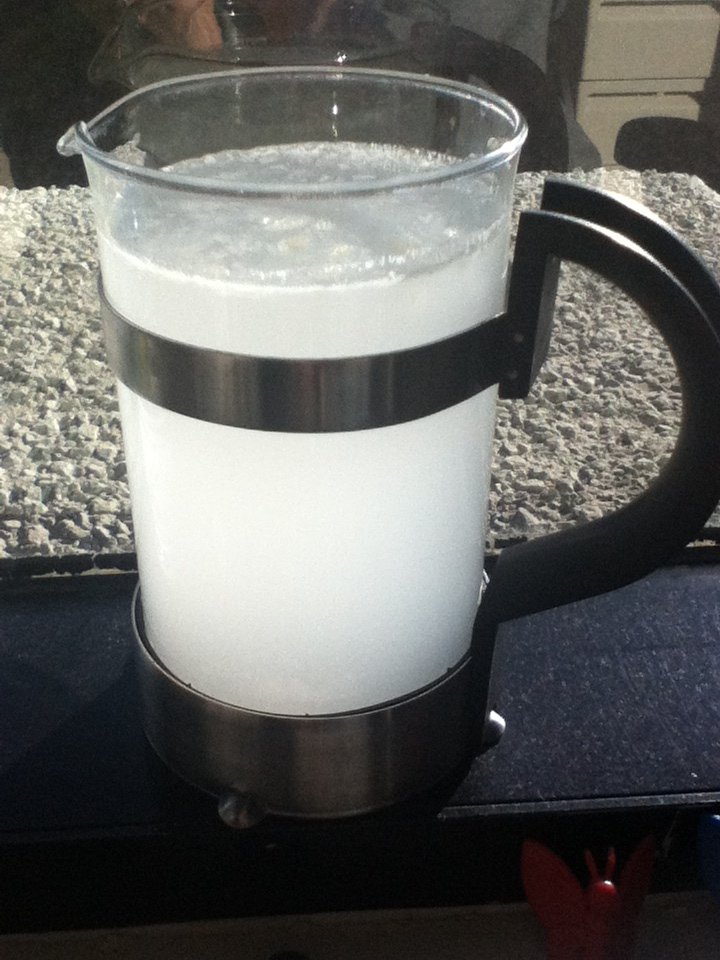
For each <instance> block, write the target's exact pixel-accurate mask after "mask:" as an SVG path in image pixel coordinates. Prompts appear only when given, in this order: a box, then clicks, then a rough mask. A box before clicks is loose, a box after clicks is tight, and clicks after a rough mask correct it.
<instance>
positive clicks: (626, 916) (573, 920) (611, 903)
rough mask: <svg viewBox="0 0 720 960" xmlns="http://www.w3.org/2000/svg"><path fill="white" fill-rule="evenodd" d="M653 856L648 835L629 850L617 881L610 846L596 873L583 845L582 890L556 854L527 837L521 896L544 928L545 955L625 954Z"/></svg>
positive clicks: (622, 958) (570, 958)
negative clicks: (585, 871) (584, 869)
mask: <svg viewBox="0 0 720 960" xmlns="http://www.w3.org/2000/svg"><path fill="white" fill-rule="evenodd" d="M654 859H655V841H654V840H653V838H652V837H647V838H646V839H645V840H643V841H642V842H641V843H640V844H639V845H638V846H637V847H636V849H635V850H634V851H633V853H632V855H631V857H630V859H629V860H628V861H627V863H626V864H625V866H624V868H623V870H622V872H621V874H620V879H619V882H618V884H617V886H616V885H615V883H613V874H614V873H615V865H616V859H615V851H614V850H613V849H610V851H609V853H608V858H607V863H606V865H605V871H604V873H603V874H602V875H601V874H600V872H599V870H598V868H597V866H596V864H595V860H594V859H593V857H592V854H591V853H590V852H589V851H587V850H586V851H585V862H586V863H587V866H588V871H589V873H590V883H589V885H588V887H587V889H585V890H583V888H582V886H581V885H580V882H579V881H578V879H577V878H576V877H575V875H574V874H573V873H572V872H571V871H570V869H569V868H568V867H567V866H566V864H565V863H563V861H562V860H561V859H560V858H559V857H558V856H556V855H555V854H554V853H553V852H552V851H551V850H548V848H547V847H545V846H543V844H541V843H537V842H535V841H534V840H526V841H525V843H524V844H523V850H522V879H523V885H524V887H525V896H526V897H527V900H528V903H529V904H530V906H531V907H532V909H533V910H534V911H535V914H536V916H537V918H538V919H539V921H540V923H541V924H542V925H543V927H544V928H545V933H546V937H547V940H546V950H547V956H548V960H628V958H629V957H630V956H631V954H632V950H633V947H634V943H635V927H636V920H637V917H638V915H639V913H640V910H641V909H642V904H643V900H644V899H645V894H646V893H647V891H648V888H649V886H650V878H651V875H652V868H653V861H654Z"/></svg>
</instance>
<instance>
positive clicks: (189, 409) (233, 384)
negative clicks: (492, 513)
mask: <svg viewBox="0 0 720 960" xmlns="http://www.w3.org/2000/svg"><path fill="white" fill-rule="evenodd" d="M99 289H100V304H101V314H102V319H103V326H104V330H105V340H106V346H107V352H108V358H109V361H110V365H111V367H112V369H113V370H114V372H115V374H116V376H117V377H118V379H119V380H121V381H122V382H123V383H124V384H125V385H126V386H127V387H129V388H130V389H131V390H133V391H134V392H135V393H138V394H140V396H142V397H144V398H145V399H147V400H150V401H152V402H153V403H156V404H158V405H159V406H161V407H165V408H167V409H168V410H173V411H175V412H176V413H181V414H184V415H185V416H188V417H194V418H195V419H197V420H205V421H209V422H211V423H220V424H225V425H226V426H233V427H245V428H246V429H250V430H269V431H278V432H284V433H328V432H336V431H345V430H367V429H370V428H374V427H385V426H390V425H391V424H395V423H404V422H406V421H408V420H417V419H419V418H420V417H426V416H429V415H430V414H432V413H436V412H437V411H438V410H444V409H445V408H446V407H451V406H454V405H455V404H457V403H460V402H461V401H463V400H467V399H468V398H469V397H471V396H474V395H475V394H476V393H480V392H481V391H482V390H485V389H486V388H487V387H489V386H491V385H493V384H495V383H498V382H499V381H500V380H502V379H504V378H507V377H508V376H512V371H510V372H509V370H508V356H509V344H508V340H509V332H508V324H507V317H506V315H505V314H500V315H499V316H496V317H493V318H491V319H490V320H485V321H483V322H482V323H480V324H478V325H477V326H475V327H472V328H471V329H470V330H467V331H465V332H463V333H459V334H456V335H455V336H452V337H448V338H446V339H444V340H439V341H436V342H435V343H430V344H424V345H422V346H420V347H414V348H412V349H409V350H398V351H394V352H392V353H382V354H374V355H369V356H362V357H342V358H338V359H308V360H304V359H283V358H277V357H255V356H247V355H242V354H233V353H225V352H223V351H221V350H211V349H208V348H205V347H196V346H190V345H188V344H184V343H180V342H178V341H175V340H170V339H168V338H166V337H162V336H159V335H158V334H155V333H149V332H147V331H146V330H143V329H142V328H140V327H138V326H137V325H136V324H134V323H132V322H131V321H130V320H128V319H127V318H126V317H123V316H122V315H121V314H119V313H118V312H117V311H116V310H115V309H114V308H113V307H112V306H111V304H110V303H109V301H108V300H107V298H106V296H105V294H104V291H103V288H102V282H101V283H100V284H99Z"/></svg>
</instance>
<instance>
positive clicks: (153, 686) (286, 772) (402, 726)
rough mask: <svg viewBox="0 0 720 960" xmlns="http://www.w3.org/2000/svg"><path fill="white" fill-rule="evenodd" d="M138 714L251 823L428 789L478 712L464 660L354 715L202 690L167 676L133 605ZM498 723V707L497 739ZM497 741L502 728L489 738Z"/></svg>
mask: <svg viewBox="0 0 720 960" xmlns="http://www.w3.org/2000/svg"><path fill="white" fill-rule="evenodd" d="M133 625H134V629H135V635H136V639H137V648H138V652H139V657H138V660H139V669H140V681H141V682H140V686H141V693H142V710H143V722H144V726H145V732H146V735H147V737H148V739H149V741H150V743H151V744H152V746H153V747H154V749H155V751H156V752H157V753H158V754H159V756H160V757H161V758H162V759H163V760H164V761H165V763H167V765H168V766H169V767H170V768H171V769H173V770H174V771H175V772H176V773H178V774H179V775H180V776H181V777H183V778H184V779H185V780H188V781H189V782H191V783H193V784H194V785H196V786H198V787H201V788H202V789H204V790H207V791H209V792H210V793H212V794H215V795H216V796H218V797H219V798H220V804H219V810H220V815H221V816H222V818H223V819H224V820H225V821H226V822H227V823H229V824H231V825H232V826H249V825H251V824H252V823H255V822H257V820H259V819H261V818H262V816H264V815H265V814H267V813H273V814H281V815H286V816H295V817H340V816H348V815H352V814H359V813H365V812H368V811H371V810H376V809H379V808H382V807H386V806H389V805H391V804H393V803H397V802H399V801H401V800H404V799H406V798H408V797H410V796H413V795H415V794H417V793H420V792H422V791H423V790H427V789H429V788H430V787H432V786H433V785H435V784H436V783H438V782H439V781H441V780H442V779H443V778H444V777H445V776H447V775H448V774H450V773H451V772H452V771H453V770H454V769H455V768H456V767H458V765H459V764H460V763H461V762H462V761H463V760H465V759H466V758H467V757H468V755H469V753H470V750H471V745H472V730H473V723H472V720H473V715H474V711H475V713H476V711H477V710H478V709H483V705H480V704H475V705H473V704H471V703H470V688H471V670H470V660H469V658H466V659H465V660H463V661H462V663H460V664H459V665H458V666H457V667H456V668H455V669H454V670H452V671H450V672H449V673H448V674H447V675H446V676H445V677H443V678H442V679H441V680H439V681H438V682H436V683H434V684H432V685H431V686H429V687H427V688H425V689H423V690H421V691H418V692H416V693H414V694H411V695H410V696H408V697H406V698H404V699H402V700H397V701H393V702H392V703H388V704H383V705H380V706H375V707H371V708H368V709H366V710H360V711H356V712H352V713H340V714H330V715H325V716H283V715H276V714H268V713H260V712H257V711H253V710H246V709H243V708H242V707H236V706H233V705H231V704H228V703H223V702H221V701H219V700H214V699H212V698H211V697H207V696H205V695H204V694H202V693H200V692H198V691H197V690H193V689H191V688H190V687H189V686H187V685H186V684H184V683H181V682H180V681H179V680H178V679H177V678H176V677H174V676H173V675H172V674H171V673H170V672H169V671H168V670H167V669H166V668H165V667H164V666H163V664H162V663H161V662H160V661H159V660H158V658H157V657H156V656H155V654H154V653H153V651H152V649H151V647H150V645H149V643H148V641H147V639H146V638H145V636H144V630H143V626H142V612H141V607H140V600H139V594H138V593H136V595H135V599H134V601H133ZM501 724H502V721H501V720H500V718H498V717H496V716H495V715H493V718H491V720H490V726H491V727H493V725H494V728H495V733H496V735H498V736H499V733H501V732H502V727H501ZM496 739H497V736H496Z"/></svg>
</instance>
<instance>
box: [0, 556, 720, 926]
mask: <svg viewBox="0 0 720 960" xmlns="http://www.w3.org/2000/svg"><path fill="white" fill-rule="evenodd" d="M134 583H135V577H134V575H133V574H120V573H116V574H113V573H106V574H104V575H101V574H94V575H84V576H80V575H76V576H68V577H51V578H43V579H28V578H26V577H20V578H17V579H15V580H14V581H13V580H8V581H6V582H4V583H3V584H2V585H0V589H1V590H2V595H3V603H2V606H1V608H0V657H1V662H2V670H1V671H0V857H1V858H2V864H3V866H2V870H0V902H2V903H3V905H4V906H3V910H2V911H0V930H3V931H11V930H23V929H56V928H60V927H87V926H95V925H114V924H123V923H145V922H160V921H165V920H186V919H191V918H194V917H215V916H233V915H248V914H261V913H280V912H298V911H312V910H328V909H357V908H363V907H390V906H409V905H442V904H449V903H474V902H479V901H483V900H488V899H512V898H515V897H520V896H521V890H520V887H519V881H518V875H517V866H518V862H519V860H518V857H519V848H520V844H521V842H522V839H523V838H524V837H525V836H534V837H536V838H538V839H544V840H545V841H546V842H550V843H551V844H552V845H553V846H554V847H555V848H556V849H558V850H560V851H564V852H565V853H566V854H567V855H568V856H570V858H571V859H572V858H573V857H575V858H577V865H578V867H580V865H581V855H582V847H583V846H585V845H590V846H593V847H594V848H595V849H596V850H597V852H598V854H602V855H604V852H605V847H606V846H607V845H608V844H610V843H615V844H617V845H618V846H619V849H620V853H621V856H622V854H623V852H627V850H628V849H629V847H630V846H631V845H632V844H633V843H635V842H637V840H638V839H640V837H641V836H643V835H644V833H646V832H648V831H652V832H655V833H656V835H657V836H658V838H659V839H661V840H664V841H665V844H664V848H663V849H664V854H663V860H662V861H661V863H660V865H659V867H658V871H657V873H656V883H659V884H660V886H661V887H663V886H669V887H677V886H678V885H680V886H682V885H685V884H687V883H695V882H696V878H695V875H694V866H693V856H694V855H693V851H692V845H691V843H690V841H689V840H688V839H687V838H688V837H690V836H691V834H692V825H691V824H690V823H689V820H691V819H692V817H693V816H694V812H697V811H699V810H701V809H712V808H713V807H714V806H717V807H718V808H720V742H719V741H720V644H719V643H718V634H720V569H719V568H718V567H716V566H715V565H710V566H702V565H701V566H694V567H686V566H683V567H673V568H667V569H664V570H662V571H659V572H658V573H656V574H654V575H652V576H651V577H649V578H646V579H645V580H643V581H641V582H640V583H638V584H635V585H633V586H631V587H626V588H624V589H623V590H621V591H616V592H615V593H614V594H612V595H608V596H604V597H597V598H594V599H592V600H587V601H583V602H582V603H578V604H573V605H571V606H567V607H563V608H560V609H558V610H555V611H549V612H546V613H542V614H538V615H536V616H534V617H531V618H526V619H524V620H520V621H516V622H515V623H513V624H509V625H506V626H505V627H504V628H503V630H502V634H501V638H500V643H499V651H498V657H499V661H500V665H501V667H502V674H503V676H502V679H501V685H500V692H501V695H500V699H501V702H500V703H499V704H498V706H499V708H500V710H501V712H502V713H503V714H504V716H505V718H506V720H507V722H508V729H507V731H506V734H505V736H504V738H503V740H502V741H501V743H500V744H499V746H498V747H496V748H495V749H494V750H492V751H491V752H489V753H488V754H486V755H484V756H482V757H479V758H478V759H476V761H475V762H474V763H473V765H472V767H471V769H470V770H469V771H466V775H465V777H464V779H462V781H461V782H460V784H459V785H457V783H456V784H455V786H454V787H453V786H452V785H445V789H446V790H447V791H448V792H449V795H446V796H445V797H444V798H443V794H442V792H441V791H438V793H437V796H435V797H427V798H421V799H420V800H419V801H418V802H416V803H413V804H409V805H405V806H404V807H402V808H397V809H395V810H392V811H388V812H385V813H383V814H379V815H376V816H373V817H368V818H362V819H357V820H353V821H338V822H334V823H332V822H325V823H322V822H321V823H292V822H282V821H269V822H267V823H265V824H263V825H262V826H261V827H259V828H256V829H255V830H253V831H250V832H246V833H232V832H231V831H229V830H227V828H225V827H223V826H222V825H221V824H220V823H219V822H218V820H217V818H216V815H215V804H214V801H213V800H212V798H209V797H205V796H204V795H201V794H200V793H198V792H197V791H195V790H194V789H193V788H192V787H190V786H187V785H185V784H183V783H182V782H180V781H179V780H177V779H176V778H175V777H174V776H173V775H172V774H170V773H169V772H168V771H167V770H166V769H165V768H164V766H163V765H162V764H161V763H160V761H159V760H157V758H156V757H155V756H154V754H153V753H152V751H151V750H150V749H149V747H148V746H147V745H146V743H145V740H144V737H143V735H142V731H141V727H140V722H139V716H138V709H137V690H136V686H135V678H134V674H133V670H132V664H131V659H130V639H131V634H130V627H129V603H130V597H131V594H132V590H133V588H134ZM688 818H689V819H688ZM683 838H684V839H683Z"/></svg>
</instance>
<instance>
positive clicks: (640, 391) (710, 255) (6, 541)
mask: <svg viewBox="0 0 720 960" xmlns="http://www.w3.org/2000/svg"><path fill="white" fill-rule="evenodd" d="M571 176H572V177H573V178H574V179H576V180H578V181H580V182H585V183H589V184H592V185H598V186H602V187H604V188H607V189H610V190H615V191H617V192H621V193H624V194H626V195H629V196H631V197H634V198H636V199H638V200H640V201H642V202H643V203H645V204H646V205H647V206H648V207H649V208H650V209H651V210H653V211H654V212H656V213H657V214H659V215H660V216H661V217H663V218H664V219H665V220H666V222H667V223H668V224H669V225H670V226H671V227H673V228H674V229H675V230H676V231H677V232H679V233H680V235H681V236H682V237H683V238H684V239H685V240H686V241H687V242H688V243H689V244H690V245H691V247H693V248H694V249H695V250H696V251H697V252H698V253H700V254H701V256H703V257H704V259H705V260H706V262H707V263H708V265H709V266H710V268H711V269H712V270H713V271H714V272H715V273H716V275H717V274H720V241H719V240H718V237H720V195H718V194H717V193H715V192H714V191H713V190H711V189H710V188H709V187H707V186H706V185H705V184H704V183H703V182H702V181H701V180H699V179H698V178H696V177H691V176H686V175H682V174H659V173H655V172H644V173H636V172H632V171H627V170H623V169H616V170H595V171H590V172H587V173H578V174H573V175H571ZM543 180H544V177H543V175H541V174H536V173H528V174H521V175H520V176H519V177H518V183H517V191H516V210H519V209H520V208H527V207H534V206H537V204H538V202H539V195H540V191H541V188H542V183H543ZM96 267H97V262H96V256H95V237H94V230H93V224H92V213H91V204H90V196H89V191H87V190H85V189H82V188H79V187H71V188H69V189H67V190H59V189H54V188H52V189H49V190H45V189H42V188H37V189H33V190H27V191H19V190H15V189H9V188H0V323H2V328H3V337H2V342H1V343H0V464H1V465H0V558H2V557H4V558H8V557H11V558H16V557H26V556H64V555H68V554H96V553H122V552H126V551H132V550H133V549H134V543H133V532H132V519H131V515H130V506H129V498H128V491H127V484H126V473H125V464H124V459H123V452H122V441H121V437H120V423H119V414H118V411H117V404H116V399H115V394H114V387H113V378H112V376H111V374H110V372H109V369H108V367H107V365H106V363H105V357H104V349H103V344H102V337H101V332H100V324H99V314H98V304H97V296H96V289H95V278H96ZM678 421H679V392H678V385H677V382H676V378H675V374H674V368H673V365H672V362H671V361H670V359H669V357H668V355H667V352H666V350H665V348H664V345H663V344H662V342H661V341H660V339H659V337H658V335H657V334H655V333H654V331H653V330H652V328H651V327H650V325H649V324H648V323H647V322H646V321H645V320H644V318H643V317H642V315H641V312H640V310H639V309H638V308H637V307H635V306H634V305H633V304H632V303H630V302H629V301H627V300H626V299H625V298H624V297H622V296H621V295H619V294H618V293H617V292H616V291H614V290H613V289H612V288H611V287H610V286H609V285H608V284H606V283H605V282H604V281H601V280H600V279H598V278H596V277H593V276H592V275H590V274H588V273H587V272H584V271H582V270H581V269H579V268H575V267H572V266H567V267H565V268H564V269H563V276H562V279H561V284H560V290H559V295H558V305H557V310H556V327H555V333H554V336H553V342H552V346H551V351H550V355H549V357H548V360H547V362H546V364H545V366H544V368H543V370H542V372H541V375H540V378H539V380H538V382H537V383H536V385H535V386H534V388H533V390H532V393H531V395H530V397H529V398H528V399H527V400H525V401H512V402H509V401H503V402H501V404H500V409H499V416H498V429H497V438H496V448H495V461H494V474H493V484H492V490H491V496H490V518H491V519H490V529H489V535H488V540H489V546H490V547H491V548H492V547H497V546H501V545H502V544H503V543H505V542H507V541H512V540H514V539H517V538H522V537H526V536H534V535H537V534H541V533H543V532H546V531H548V530H556V529H559V528H562V527H564V526H568V525H571V524H574V523H577V522H581V521H584V520H590V519H593V518H595V517H597V516H600V515H601V514H602V513H605V512H607V511H609V510H611V509H612V508H614V507H616V506H618V505H620V504H622V503H624V502H627V501H628V500H629V499H631V498H632V497H633V496H634V495H636V494H637V493H638V492H639V491H640V490H641V489H642V488H643V486H645V485H646V484H647V482H648V480H649V479H650V478H651V477H653V476H654V475H655V474H656V473H657V469H658V465H659V464H660V463H661V462H662V461H663V460H664V458H665V457H666V455H667V453H668V452H669V451H670V449H671V447H672V443H673V438H674V436H675V433H676V430H677V424H678ZM717 519H718V515H717V514H716V515H715V516H714V517H713V519H712V521H711V522H712V523H713V524H715V523H716V522H717Z"/></svg>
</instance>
